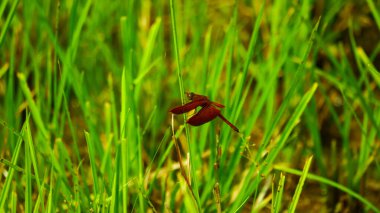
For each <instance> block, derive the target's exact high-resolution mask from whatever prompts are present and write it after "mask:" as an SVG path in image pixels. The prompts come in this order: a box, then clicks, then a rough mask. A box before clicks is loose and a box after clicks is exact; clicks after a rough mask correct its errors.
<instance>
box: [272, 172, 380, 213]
mask: <svg viewBox="0 0 380 213" xmlns="http://www.w3.org/2000/svg"><path fill="white" fill-rule="evenodd" d="M274 169H275V170H278V171H282V172H285V173H289V174H294V175H299V176H301V175H302V174H303V173H302V172H301V171H299V170H297V169H291V168H287V167H283V166H280V165H275V166H274ZM306 178H307V179H308V180H313V181H317V182H320V183H323V184H326V185H329V186H332V187H334V188H336V189H338V190H340V191H342V192H345V193H347V194H348V195H350V196H351V197H353V198H356V199H357V200H359V201H360V202H362V203H363V204H364V205H365V206H366V207H368V208H369V209H371V210H372V211H374V212H377V213H379V212H380V209H378V208H377V207H376V206H375V205H373V204H372V203H371V202H370V201H369V200H367V199H366V198H364V197H363V196H361V195H360V194H358V193H356V192H354V191H353V190H351V189H350V188H348V187H346V186H344V185H342V184H339V183H336V182H334V181H331V180H330V179H328V178H324V177H321V176H318V175H314V174H311V173H309V174H307V175H306Z"/></svg>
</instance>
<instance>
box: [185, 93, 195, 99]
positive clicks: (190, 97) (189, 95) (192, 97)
mask: <svg viewBox="0 0 380 213" xmlns="http://www.w3.org/2000/svg"><path fill="white" fill-rule="evenodd" d="M186 96H187V99H189V100H190V101H192V100H193V99H194V93H193V92H186Z"/></svg>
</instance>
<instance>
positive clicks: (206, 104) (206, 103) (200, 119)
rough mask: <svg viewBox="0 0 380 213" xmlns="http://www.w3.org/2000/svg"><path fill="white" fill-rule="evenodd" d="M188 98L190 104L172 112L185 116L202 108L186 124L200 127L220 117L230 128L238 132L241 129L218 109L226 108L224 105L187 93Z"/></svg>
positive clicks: (205, 97) (176, 108)
mask: <svg viewBox="0 0 380 213" xmlns="http://www.w3.org/2000/svg"><path fill="white" fill-rule="evenodd" d="M186 96H187V98H188V99H189V100H190V102H189V103H187V104H184V105H182V106H178V107H175V108H173V109H171V110H170V112H171V113H173V114H176V115H178V114H183V113H186V112H189V111H191V110H193V109H196V108H197V107H201V109H200V110H199V111H198V112H197V113H195V115H193V116H192V117H190V118H189V119H188V120H187V121H186V123H188V124H190V125H192V126H200V125H202V124H204V123H207V122H209V121H212V120H214V119H215V118H216V117H219V118H220V119H222V121H224V122H225V123H226V124H227V125H228V126H230V127H231V128H232V129H233V130H235V131H236V132H239V129H238V128H237V127H236V126H235V125H233V124H232V123H231V122H230V121H228V120H227V119H226V118H225V117H224V116H223V115H222V113H221V112H220V110H219V109H218V108H224V105H223V104H220V103H217V102H213V101H210V100H209V99H208V97H207V96H204V95H198V94H195V93H193V92H186Z"/></svg>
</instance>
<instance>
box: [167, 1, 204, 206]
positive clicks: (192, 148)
mask: <svg viewBox="0 0 380 213" xmlns="http://www.w3.org/2000/svg"><path fill="white" fill-rule="evenodd" d="M170 14H171V25H172V36H173V45H174V52H175V54H174V55H175V58H176V62H177V76H178V83H179V91H180V96H181V103H182V104H184V102H185V100H184V94H185V91H184V87H183V80H182V69H181V63H180V58H179V47H178V38H177V23H176V21H177V19H176V13H175V10H174V3H173V0H170ZM183 117H184V120H186V115H184V116H183ZM185 129H186V139H187V142H188V146H189V150H190V173H191V174H193V175H192V176H191V177H192V183H193V185H192V186H193V189H190V190H191V191H194V195H195V197H194V199H195V201H196V204H197V208H198V211H200V198H199V192H198V178H197V175H196V168H195V166H196V162H195V157H196V155H195V154H196V152H195V144H192V143H190V133H189V129H188V126H187V124H185Z"/></svg>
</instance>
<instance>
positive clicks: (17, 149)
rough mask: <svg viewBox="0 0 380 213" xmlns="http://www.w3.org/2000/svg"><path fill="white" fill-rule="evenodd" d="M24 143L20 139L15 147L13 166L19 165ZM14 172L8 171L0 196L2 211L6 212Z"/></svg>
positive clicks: (22, 130) (22, 132) (20, 138)
mask: <svg viewBox="0 0 380 213" xmlns="http://www.w3.org/2000/svg"><path fill="white" fill-rule="evenodd" d="M29 117H30V114H28V115H27V116H26V119H25V122H24V124H23V126H22V128H21V132H20V135H21V136H23V135H24V131H25V129H26V125H27V123H28V122H29ZM22 142H23V137H18V139H17V145H16V147H15V150H14V152H13V156H12V165H17V161H18V157H19V154H20V151H21V145H22ZM14 172H15V169H14V168H13V167H10V168H9V171H8V176H7V179H6V180H5V183H4V186H3V189H2V191H1V195H0V211H4V205H5V202H6V200H7V198H8V195H9V189H10V187H11V184H12V181H13V175H14Z"/></svg>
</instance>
